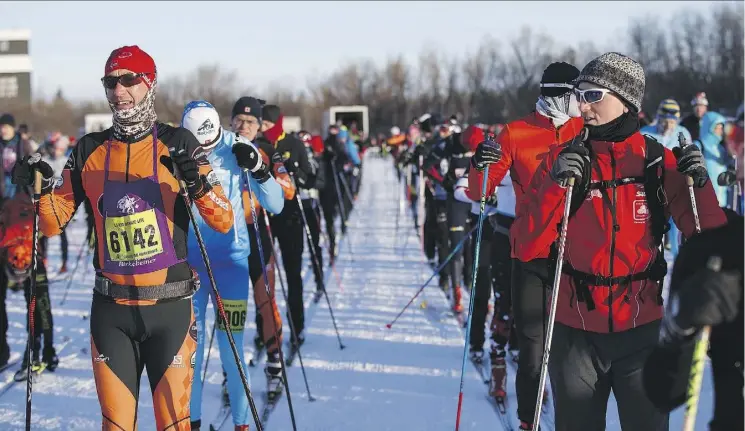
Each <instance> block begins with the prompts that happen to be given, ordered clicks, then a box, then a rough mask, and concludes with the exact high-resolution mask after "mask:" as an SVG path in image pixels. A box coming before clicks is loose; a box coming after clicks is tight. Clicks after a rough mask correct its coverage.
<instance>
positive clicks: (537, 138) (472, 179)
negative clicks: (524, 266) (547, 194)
mask: <svg viewBox="0 0 745 431" xmlns="http://www.w3.org/2000/svg"><path fill="white" fill-rule="evenodd" d="M582 126H583V121H582V118H571V119H570V120H569V121H568V122H566V123H565V124H564V125H562V126H560V127H559V128H558V129H557V128H556V127H554V124H553V123H552V122H551V119H550V118H548V117H545V116H543V115H541V114H539V113H538V112H533V113H531V114H528V115H526V116H525V117H523V118H521V119H519V120H515V121H513V122H511V123H509V124H507V125H506V126H505V127H504V128H503V129H502V131H501V132H499V136H497V138H496V141H497V142H498V143H499V145H501V146H502V153H503V156H502V160H500V161H499V162H498V163H495V164H493V165H491V166H489V178H488V180H487V184H486V189H487V190H495V189H496V187H497V186H499V184H500V183H501V182H502V179H503V178H504V177H505V175H507V171H509V172H510V177H511V178H512V187H513V188H514V189H515V214H519V210H520V207H521V205H522V202H521V201H522V199H523V195H524V194H525V191H526V190H527V187H528V184H530V180H531V178H533V174H534V173H535V171H536V169H538V166H539V165H540V164H541V161H542V160H543V159H544V158H545V157H546V155H548V150H549V149H550V148H552V147H555V146H557V145H559V144H561V143H563V142H567V141H569V140H571V139H572V138H574V137H575V136H577V134H578V133H579V131H580V130H582ZM483 180H484V173H483V172H479V171H478V170H476V169H470V173H469V175H468V191H467V194H468V197H469V198H471V199H472V200H474V201H476V202H478V201H479V200H480V199H481V182H482V181H483ZM548 253H549V250H548V249H546V250H545V251H544V253H541V254H540V255H538V256H536V257H543V258H545V257H548ZM513 257H515V256H514V253H513Z"/></svg>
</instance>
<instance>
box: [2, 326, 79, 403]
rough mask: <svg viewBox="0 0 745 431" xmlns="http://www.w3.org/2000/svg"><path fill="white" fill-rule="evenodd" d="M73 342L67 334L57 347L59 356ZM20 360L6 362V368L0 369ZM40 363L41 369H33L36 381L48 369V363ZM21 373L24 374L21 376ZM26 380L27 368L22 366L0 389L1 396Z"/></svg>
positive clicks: (7, 367) (33, 376) (32, 372)
mask: <svg viewBox="0 0 745 431" xmlns="http://www.w3.org/2000/svg"><path fill="white" fill-rule="evenodd" d="M71 342H72V339H71V338H70V337H67V336H65V337H64V338H63V341H62V344H61V345H60V346H59V349H57V352H56V353H57V356H59V354H60V352H62V351H63V350H64V349H65V347H67V346H68V345H69V344H70V343H71ZM19 362H23V361H22V360H21V359H17V360H15V361H13V362H12V363H8V364H6V365H5V368H3V369H2V370H0V371H5V370H7V369H9V368H10V367H11V366H12V365H15V364H17V363H19ZM39 365H40V367H39V369H37V370H33V369H32V370H31V374H32V378H34V381H35V380H36V378H38V377H39V376H40V375H41V374H42V373H43V372H44V371H45V370H46V369H47V365H46V364H45V363H44V362H39ZM50 372H53V371H50ZM21 374H22V376H21ZM18 379H20V380H18ZM25 381H26V369H25V368H21V369H19V370H18V371H16V372H15V373H14V374H13V377H12V378H11V379H9V380H8V381H6V383H5V386H3V387H2V389H0V397H2V396H3V395H5V394H6V393H7V392H8V391H9V390H11V389H12V388H13V387H14V386H15V384H16V383H19V382H25Z"/></svg>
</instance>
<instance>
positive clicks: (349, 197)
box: [339, 172, 356, 203]
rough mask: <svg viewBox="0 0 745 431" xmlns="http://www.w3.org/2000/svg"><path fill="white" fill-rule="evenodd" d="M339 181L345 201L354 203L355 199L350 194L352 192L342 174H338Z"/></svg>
mask: <svg viewBox="0 0 745 431" xmlns="http://www.w3.org/2000/svg"><path fill="white" fill-rule="evenodd" d="M339 180H340V181H341V185H342V186H343V187H342V190H344V192H345V193H346V195H347V199H349V202H351V203H354V201H355V200H356V199H354V195H353V194H352V191H351V190H350V188H349V183H347V179H346V178H344V174H343V173H342V172H339Z"/></svg>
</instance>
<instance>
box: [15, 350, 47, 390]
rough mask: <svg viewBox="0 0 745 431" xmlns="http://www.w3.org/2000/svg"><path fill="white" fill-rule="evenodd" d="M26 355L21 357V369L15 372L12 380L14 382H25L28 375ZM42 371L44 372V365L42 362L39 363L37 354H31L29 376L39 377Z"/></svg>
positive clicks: (36, 352)
mask: <svg viewBox="0 0 745 431" xmlns="http://www.w3.org/2000/svg"><path fill="white" fill-rule="evenodd" d="M28 368H29V363H28V354H27V353H26V354H24V355H23V361H21V369H20V370H18V371H16V373H15V375H14V376H13V379H14V380H15V381H16V382H23V381H25V380H26V377H27V374H28ZM42 371H44V364H43V363H42V362H39V352H38V351H35V352H33V356H32V361H31V376H32V378H33V376H34V375H39V374H40V373H41V372H42Z"/></svg>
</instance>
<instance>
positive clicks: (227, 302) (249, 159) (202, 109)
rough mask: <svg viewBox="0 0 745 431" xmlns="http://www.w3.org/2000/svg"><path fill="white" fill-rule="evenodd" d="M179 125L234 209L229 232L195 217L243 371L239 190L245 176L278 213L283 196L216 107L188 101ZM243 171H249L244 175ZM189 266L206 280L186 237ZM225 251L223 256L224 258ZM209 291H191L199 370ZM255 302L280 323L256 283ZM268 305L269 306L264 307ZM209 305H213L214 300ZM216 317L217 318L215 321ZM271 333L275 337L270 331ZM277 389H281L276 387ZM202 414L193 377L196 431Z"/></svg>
mask: <svg viewBox="0 0 745 431" xmlns="http://www.w3.org/2000/svg"><path fill="white" fill-rule="evenodd" d="M181 125H182V127H184V128H186V129H187V130H189V131H190V132H192V133H193V134H194V136H195V137H196V138H197V140H198V141H199V143H200V145H201V146H202V149H203V150H204V152H205V154H207V160H209V162H210V164H211V166H212V169H213V173H214V175H213V176H212V177H211V178H208V181H210V180H211V181H212V182H214V183H218V182H219V183H220V184H222V185H223V189H224V190H225V192H226V194H227V198H228V199H229V200H230V204H231V206H232V207H233V216H234V217H235V220H234V221H233V228H232V229H231V230H230V231H229V232H228V233H227V234H221V233H218V232H215V231H213V230H211V229H205V226H204V225H205V222H204V219H202V217H201V216H195V217H197V224H198V225H199V226H200V231H202V232H203V233H202V239H203V241H204V246H205V248H206V249H207V254H208V256H209V257H210V262H212V263H213V264H212V269H213V276H214V278H215V283H216V285H217V287H218V290H219V292H220V296H221V297H222V302H223V305H224V307H225V313H226V315H227V316H228V319H229V320H230V324H231V329H232V331H233V333H234V334H235V336H234V339H235V345H236V347H237V349H238V352H239V355H240V356H241V366H242V367H244V369H245V366H246V365H245V361H244V359H243V338H244V337H243V329H244V326H245V323H246V315H247V314H248V308H247V307H248V285H249V271H248V256H249V254H250V253H251V247H250V245H249V237H248V229H253V226H247V225H246V223H245V213H246V212H249V213H250V212H251V208H250V207H249V208H244V207H243V189H244V187H245V186H244V182H245V179H246V178H247V179H248V181H250V182H251V190H254V191H255V193H256V194H257V198H258V201H259V202H260V203H261V206H262V207H264V208H266V209H267V210H269V211H272V212H277V213H278V212H280V211H282V207H283V206H284V197H283V194H282V188H281V187H280V186H279V184H277V182H276V181H275V180H274V178H272V176H271V173H270V171H269V167H268V166H267V165H266V164H265V163H264V162H263V161H262V159H261V155H260V154H259V151H258V149H256V147H254V146H253V144H252V143H251V142H250V141H248V140H247V139H245V138H241V137H239V136H237V135H236V134H235V133H233V132H231V131H229V130H225V129H223V128H222V127H221V126H220V115H219V114H218V113H217V110H216V109H215V107H214V106H212V105H211V104H209V103H208V102H206V101H194V102H191V103H189V104H188V105H186V107H185V108H184V113H183V116H182V120H181ZM244 169H245V170H248V171H249V172H250V174H248V175H246V174H244ZM188 244H189V264H190V265H191V266H192V267H193V268H194V269H195V270H196V271H197V273H198V274H199V278H200V280H203V282H204V283H206V282H208V280H209V278H208V275H207V269H206V268H205V266H204V263H203V262H202V258H201V256H200V254H199V253H200V251H199V244H198V243H197V239H196V236H195V235H194V234H193V233H191V234H190V235H189V242H188ZM226 254H227V256H226ZM210 293H211V289H207V288H202V289H200V290H199V291H197V293H196V294H194V299H193V301H194V315H195V317H196V321H197V334H198V338H197V357H196V361H195V365H194V368H195V369H196V370H201V369H202V358H203V356H204V344H205V340H206V339H207V338H208V337H207V336H205V335H206V334H209V333H210V332H209V331H208V330H207V329H206V328H205V317H206V316H205V313H206V311H207V302H208V301H209V298H210V296H211V295H210ZM254 302H255V303H256V304H261V305H262V306H261V307H260V308H259V310H260V312H263V313H266V314H268V315H269V316H268V320H269V321H270V322H271V323H270V324H269V325H268V326H269V328H270V329H272V330H273V331H276V329H277V328H278V327H279V325H281V323H277V322H276V320H273V319H274V316H275V314H277V313H276V310H275V309H272V307H271V304H272V302H273V301H272V300H271V298H269V295H268V294H267V292H266V289H265V288H264V285H258V286H254ZM263 304H268V305H269V306H263ZM213 307H215V309H217V304H216V302H215V300H214V298H213ZM217 320H218V321H219V317H218V319H217ZM225 330H226V329H225V326H224V325H218V331H217V343H218V346H219V349H220V357H221V362H222V365H223V369H224V370H225V373H226V374H227V388H228V395H229V397H230V406H231V411H232V414H233V423H234V424H235V429H236V431H239V430H248V423H249V420H250V418H249V415H248V412H249V410H248V398H247V397H246V393H245V391H244V388H243V384H242V382H241V379H240V375H239V373H238V364H236V362H235V359H234V357H233V353H232V350H231V347H230V344H229V342H228V337H227V335H226V332H225ZM272 336H274V335H272ZM280 390H281V389H280ZM201 413H202V382H201V379H200V376H197V378H196V379H194V384H193V385H192V397H191V427H192V430H194V429H199V428H200V425H201V417H202V415H201Z"/></svg>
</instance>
